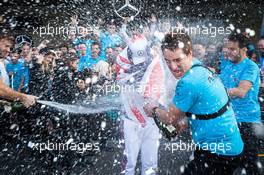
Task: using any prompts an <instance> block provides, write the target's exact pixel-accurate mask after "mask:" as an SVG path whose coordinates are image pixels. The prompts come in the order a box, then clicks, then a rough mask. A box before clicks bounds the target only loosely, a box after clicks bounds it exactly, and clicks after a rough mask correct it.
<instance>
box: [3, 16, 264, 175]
mask: <svg viewBox="0 0 264 175" xmlns="http://www.w3.org/2000/svg"><path fill="white" fill-rule="evenodd" d="M101 25H102V26H100V27H99V29H100V30H96V31H93V32H92V33H90V30H89V29H88V26H86V24H85V23H83V22H82V21H79V20H78V19H77V17H73V18H72V19H71V23H70V26H71V27H73V28H78V33H69V36H68V37H69V43H70V44H65V45H60V46H58V47H53V48H50V47H49V45H51V44H52V43H49V41H48V40H44V41H42V42H41V43H40V44H39V45H38V46H34V45H33V42H32V40H31V38H30V37H28V36H27V35H20V36H18V37H16V38H15V39H14V38H13V36H11V35H10V34H9V33H7V34H1V36H0V55H1V64H0V77H1V84H0V86H1V88H0V96H1V98H2V99H5V100H7V101H21V102H22V103H23V104H24V105H25V106H26V107H28V106H33V105H34V103H36V101H37V99H41V100H48V101H55V102H59V103H64V104H81V103H83V102H84V101H85V100H88V99H94V98H95V97H96V96H100V95H102V94H100V93H102V91H98V89H102V87H103V86H105V85H107V84H113V83H115V82H116V81H118V80H119V79H120V77H121V75H122V73H124V72H125V73H131V72H136V71H145V70H146V64H149V63H148V62H151V58H152V57H153V55H154V54H155V48H157V46H160V45H161V42H162V41H163V39H164V37H165V34H166V33H169V32H171V31H170V28H171V25H172V24H171V22H170V21H169V20H160V21H159V20H158V19H156V17H155V16H153V15H152V16H151V18H149V19H148V21H147V22H142V21H141V22H139V21H136V20H134V21H128V19H126V20H125V21H124V22H123V23H122V24H121V27H120V28H119V27H118V26H119V25H118V24H117V23H116V22H115V21H114V20H110V21H108V22H107V24H106V25H105V26H103V24H101ZM104 27H105V28H104ZM244 37H246V38H247V37H248V36H247V35H246V34H245V35H244ZM165 39H166V38H165ZM167 39H168V38H167ZM135 41H137V44H135ZM138 41H140V42H138ZM228 41H233V42H238V43H239V46H237V47H235V46H230V43H229V42H228ZM138 43H139V44H138ZM243 44H245V43H243ZM166 47H167V46H165V48H166ZM173 47H174V46H173ZM11 48H12V49H11ZM168 48H169V47H168ZM176 48H177V47H176ZM232 48H233V50H232ZM125 49H127V58H124V59H125V61H124V60H122V58H120V57H119V55H120V53H121V52H122V51H124V50H125ZM169 49H170V48H169ZM191 52H192V55H193V57H195V58H197V59H198V60H199V61H200V62H202V63H203V65H205V66H207V67H209V69H210V70H211V71H213V72H215V73H217V74H220V77H221V80H222V82H223V84H224V86H225V87H226V88H228V89H229V88H231V89H229V92H228V94H229V96H230V97H231V98H236V100H233V101H232V100H231V101H232V105H233V107H234V112H235V114H236V118H237V120H238V122H240V123H241V125H239V129H240V132H241V130H242V131H245V133H244V134H243V136H244V135H247V134H248V132H250V133H252V132H254V131H252V130H251V129H250V126H249V125H247V124H245V123H256V122H260V121H261V119H260V112H261V111H260V109H258V107H257V104H255V102H256V103H258V100H259V99H258V96H259V94H258V92H259V91H258V89H259V87H264V38H260V39H259V40H258V42H257V43H256V44H254V43H246V45H243V46H242V45H240V38H238V39H237V38H232V37H229V38H226V39H223V40H221V41H218V43H209V44H208V43H203V40H202V39H201V40H194V43H193V47H192V51H191ZM230 52H234V53H233V55H234V54H237V52H239V53H240V54H241V56H243V57H245V58H247V59H246V62H247V63H244V62H243V63H244V64H243V65H242V66H240V67H239V68H234V65H232V64H231V63H229V62H230V61H233V62H236V61H237V60H230ZM235 52H236V53H235ZM242 52H243V53H242ZM168 54H170V53H168ZM188 54H189V52H188ZM142 57H144V58H147V59H145V60H144V62H142V61H141V59H142ZM120 59H121V61H123V62H130V63H132V65H134V67H133V66H132V68H130V69H129V70H128V69H125V68H124V67H122V66H121V65H120V63H119V62H118V61H120ZM166 62H168V60H166ZM138 65H139V66H138ZM232 66H233V67H232ZM243 66H244V67H243ZM246 66H248V67H247V68H246ZM227 67H228V68H227ZM244 69H248V73H247V74H246V75H245V76H244V77H242V79H241V77H239V75H240V74H241V75H242V74H243V70H244ZM232 70H233V71H232ZM239 71H240V73H239V74H238V73H237V72H239ZM250 71H251V72H250ZM252 72H253V73H252ZM174 73H175V74H177V70H176V71H175V72H174ZM230 74H232V75H230ZM177 75H178V74H177ZM137 78H139V79H141V78H142V77H136V76H135V79H137ZM176 78H177V77H176ZM252 79H254V81H253V80H252ZM239 80H242V84H239ZM243 80H246V82H243ZM193 81H194V80H193ZM247 82H251V84H249V83H247ZM240 83H241V82H240ZM219 86H220V85H219ZM235 86H238V87H237V88H235ZM8 87H9V88H8ZM243 88H246V89H247V90H244V89H243ZM2 89H3V90H2ZM184 92H185V91H184ZM186 92H187V91H186ZM7 94H12V95H7ZM28 94H30V95H28ZM248 94H249V95H248ZM183 95H184V96H185V98H187V96H186V95H185V94H183ZM210 98H211V97H208V99H210ZM186 100H188V99H185V100H184V103H187V102H186ZM243 100H244V102H243V103H244V104H246V106H241V101H243ZM246 100H251V102H249V101H246ZM252 101H253V102H252ZM215 103H217V102H215ZM177 105H179V104H178V103H177V104H176V106H177ZM219 105H221V104H219ZM223 105H224V104H223ZM250 105H251V106H250ZM1 108H2V109H1V113H2V114H1V115H2V118H1V130H2V133H3V134H1V136H0V137H1V139H2V140H3V141H4V142H8V139H10V132H11V131H10V126H11V125H13V124H14V121H17V120H19V127H20V133H19V134H18V133H17V132H15V133H13V131H12V132H11V137H14V135H15V137H16V138H19V137H25V138H27V139H29V140H31V141H32V140H47V139H51V140H52V139H53V140H56V139H60V138H61V136H63V137H64V136H72V133H71V132H73V129H71V128H70V126H73V125H74V124H75V125H80V126H81V127H85V128H86V129H87V128H89V130H90V132H88V133H86V136H87V139H88V140H89V139H91V138H94V139H96V140H98V138H97V135H96V134H94V133H96V131H95V130H100V129H98V128H96V127H95V126H93V124H87V122H85V121H78V120H77V119H76V118H75V119H74V120H72V119H71V121H69V120H70V119H69V116H68V114H64V113H61V112H58V111H56V110H52V109H50V108H48V107H47V106H46V107H44V108H43V106H42V105H40V104H36V105H35V106H33V107H29V108H28V109H23V110H22V111H19V112H15V113H12V112H11V113H10V112H7V110H6V108H4V105H2V106H1ZM182 108H184V106H183V107H182ZM210 108H212V109H214V107H213V106H211V107H210ZM249 108H250V109H249ZM253 108H254V109H255V111H253V112H252V109H253ZM184 109H185V108H184ZM245 109H248V110H247V111H245ZM262 110H263V109H262ZM194 111H195V110H194ZM184 112H187V111H184ZM209 112H214V111H209ZM250 112H252V113H250ZM114 114H115V111H111V112H108V113H106V114H102V115H107V116H114ZM245 116H248V117H246V118H245ZM252 116H255V118H252ZM58 117H61V118H63V120H62V122H61V121H60V122H61V123H60V122H58V120H57V119H56V118H58ZM71 117H72V116H71ZM262 117H263V114H262ZM10 118H13V119H11V120H10ZM4 119H5V120H4ZM86 119H87V118H86ZM86 119H85V120H86ZM84 125H85V126H84ZM36 126H38V127H36ZM111 127H113V126H109V128H108V129H109V130H112V128H111ZM115 127H117V125H115ZM118 128H119V127H117V130H118ZM234 129H236V128H235V127H234ZM127 132H129V130H127ZM108 134H109V133H108ZM18 135H19V136H18ZM55 135H56V138H55ZM106 135H107V134H106ZM105 137H107V136H105ZM65 138H67V137H65ZM125 138H126V136H125ZM242 138H243V141H244V143H245V144H246V145H250V138H253V136H250V137H249V138H247V137H246V136H245V138H244V137H242ZM126 139H128V138H126ZM157 139H159V137H158V136H157ZM198 140H199V139H198ZM254 140H256V139H254ZM139 147H140V146H139ZM130 149H134V148H130ZM139 149H140V148H139ZM157 149H158V146H157ZM248 150H252V148H249V149H248ZM127 151H131V150H127ZM235 151H239V150H235ZM235 151H234V152H235ZM254 151H256V150H254ZM132 152H133V151H132ZM154 152H155V150H154ZM156 152H157V150H156ZM127 154H130V152H128V153H127ZM135 154H136V157H137V154H138V152H136V153H135ZM156 154H157V153H156ZM232 154H233V153H232ZM147 156H148V155H147ZM248 156H249V157H252V152H248ZM128 157H129V156H128ZM154 157H155V156H154ZM253 157H254V156H253ZM130 158H131V157H130ZM51 159H52V158H51ZM154 159H155V158H154ZM136 160H137V159H135V160H131V162H128V164H129V167H126V168H125V169H126V172H127V174H129V173H131V174H133V172H134V168H135V166H136ZM127 161H129V160H127ZM145 161H149V160H145ZM245 161H255V158H252V159H250V158H248V159H246V160H245ZM142 163H143V164H144V161H143V162H142ZM152 163H153V162H152ZM145 164H146V165H145V166H146V167H145V170H144V171H147V170H148V169H149V167H148V166H149V165H147V163H146V162H145ZM66 166H69V167H71V163H69V165H66ZM150 166H151V167H152V168H153V169H154V170H155V168H157V161H155V160H154V163H153V164H151V165H150ZM217 166H219V165H217ZM253 168H255V166H253V165H252V167H250V168H249V170H248V171H249V172H251V171H253V170H252V169H253ZM143 173H144V172H143Z"/></svg>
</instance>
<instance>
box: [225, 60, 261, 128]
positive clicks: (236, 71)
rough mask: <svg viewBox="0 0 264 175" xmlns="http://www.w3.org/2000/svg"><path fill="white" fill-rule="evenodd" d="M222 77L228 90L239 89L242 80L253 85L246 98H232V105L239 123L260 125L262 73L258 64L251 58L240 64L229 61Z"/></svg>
mask: <svg viewBox="0 0 264 175" xmlns="http://www.w3.org/2000/svg"><path fill="white" fill-rule="evenodd" d="M220 77H221V80H222V82H223V84H224V86H225V87H226V88H227V89H231V88H236V87H238V86H239V83H240V81H242V80H245V81H249V82H250V83H252V87H251V88H250V90H249V91H248V92H247V94H246V95H245V97H244V98H232V99H231V103H232V107H233V109H234V111H235V115H236V118H237V121H238V122H255V123H260V120H261V113H260V105H259V102H258V93H259V82H260V73H259V68H258V66H257V64H256V63H254V62H253V61H251V60H250V59H249V58H246V59H244V60H243V61H241V62H240V63H238V64H234V63H232V62H231V61H228V62H227V63H226V66H225V67H224V68H223V70H221V74H220Z"/></svg>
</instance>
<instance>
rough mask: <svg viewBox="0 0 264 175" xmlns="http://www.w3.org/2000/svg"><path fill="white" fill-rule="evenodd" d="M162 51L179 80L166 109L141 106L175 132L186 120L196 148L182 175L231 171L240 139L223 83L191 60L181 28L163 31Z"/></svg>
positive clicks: (189, 49) (187, 44)
mask: <svg viewBox="0 0 264 175" xmlns="http://www.w3.org/2000/svg"><path fill="white" fill-rule="evenodd" d="M162 51H163V55H164V58H165V61H166V63H167V65H168V67H169V68H170V70H171V72H172V74H173V75H174V76H175V77H176V78H177V79H179V82H178V84H177V87H176V92H175V96H174V98H173V104H171V105H170V106H169V107H168V109H165V110H164V109H161V108H158V107H157V106H156V107H155V105H154V103H153V104H151V103H149V104H147V105H146V106H145V107H144V108H145V111H146V113H147V114H148V115H149V116H156V117H158V118H159V119H160V120H161V121H162V122H164V123H167V124H172V125H174V126H175V127H176V128H177V129H178V130H179V131H180V130H181V129H182V127H184V126H183V125H182V124H181V122H180V121H181V120H182V119H183V118H185V117H186V116H187V118H188V119H189V124H190V127H191V131H192V138H193V141H194V143H195V146H196V148H197V149H196V150H195V152H194V159H193V160H192V161H191V162H190V163H189V164H188V165H187V167H186V168H185V170H184V174H199V175H201V174H204V175H205V174H206V175H208V174H219V175H220V174H221V175H223V174H232V173H233V171H234V170H235V169H236V167H237V166H238V160H239V157H240V154H241V153H242V151H243V141H242V139H241V136H240V133H239V129H238V126H237V122H236V118H235V115H234V111H233V109H232V107H230V106H229V100H228V96H227V93H226V91H225V88H224V85H223V84H222V83H221V80H220V79H219V78H218V77H217V76H216V75H214V74H213V73H212V72H211V71H210V70H208V69H207V68H205V67H203V66H201V62H200V61H198V60H196V59H193V56H192V44H191V39H190V38H189V36H188V35H187V34H185V33H183V32H182V31H180V32H179V33H177V32H175V33H169V34H167V35H166V36H165V39H164V41H163V42H162ZM213 145H214V146H213Z"/></svg>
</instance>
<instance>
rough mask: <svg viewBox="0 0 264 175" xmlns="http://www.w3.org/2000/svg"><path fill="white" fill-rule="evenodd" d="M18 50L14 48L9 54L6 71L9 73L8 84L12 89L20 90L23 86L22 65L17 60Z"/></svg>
mask: <svg viewBox="0 0 264 175" xmlns="http://www.w3.org/2000/svg"><path fill="white" fill-rule="evenodd" d="M19 54H20V51H18V50H14V51H12V54H11V61H10V62H9V63H8V64H7V65H6V71H7V73H8V75H9V80H10V86H11V88H12V89H14V90H16V91H18V92H21V89H22V87H23V86H24V79H25V77H24V65H23V63H21V62H19V61H18V59H19Z"/></svg>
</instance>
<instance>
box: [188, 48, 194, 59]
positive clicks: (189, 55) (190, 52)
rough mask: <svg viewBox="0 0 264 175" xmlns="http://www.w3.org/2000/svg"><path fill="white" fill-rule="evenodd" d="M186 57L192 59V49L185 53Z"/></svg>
mask: <svg viewBox="0 0 264 175" xmlns="http://www.w3.org/2000/svg"><path fill="white" fill-rule="evenodd" d="M187 57H188V58H190V59H191V60H192V58H193V52H192V50H191V51H189V53H188V54H187Z"/></svg>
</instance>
